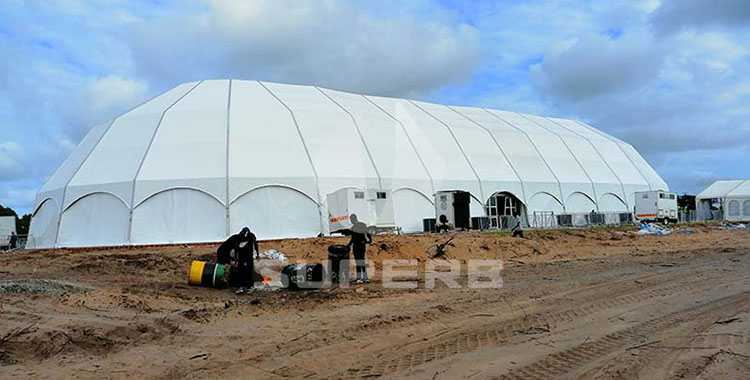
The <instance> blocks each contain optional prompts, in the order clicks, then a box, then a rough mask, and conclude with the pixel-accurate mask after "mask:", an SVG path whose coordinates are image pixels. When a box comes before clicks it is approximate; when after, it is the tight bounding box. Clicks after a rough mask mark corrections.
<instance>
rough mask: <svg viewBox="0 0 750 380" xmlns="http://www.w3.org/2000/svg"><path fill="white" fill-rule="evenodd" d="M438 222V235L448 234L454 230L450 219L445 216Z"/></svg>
mask: <svg viewBox="0 0 750 380" xmlns="http://www.w3.org/2000/svg"><path fill="white" fill-rule="evenodd" d="M438 222H439V223H438V224H437V228H436V229H435V231H437V232H438V233H440V232H448V231H450V230H452V229H453V225H452V224H451V223H450V222H448V217H447V216H445V214H440V218H438Z"/></svg>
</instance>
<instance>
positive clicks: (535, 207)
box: [527, 192, 564, 228]
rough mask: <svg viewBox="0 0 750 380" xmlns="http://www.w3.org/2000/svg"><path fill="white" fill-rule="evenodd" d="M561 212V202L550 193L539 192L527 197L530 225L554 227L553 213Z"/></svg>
mask: <svg viewBox="0 0 750 380" xmlns="http://www.w3.org/2000/svg"><path fill="white" fill-rule="evenodd" d="M563 212H564V209H563V205H562V203H560V201H559V200H558V199H557V198H555V197H554V196H552V194H549V193H545V192H539V193H536V194H534V195H532V196H531V198H529V204H528V211H527V217H528V220H529V225H530V226H532V227H540V228H545V227H555V226H557V221H556V219H555V215H558V214H562V213H563Z"/></svg>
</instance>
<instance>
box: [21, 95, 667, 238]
mask: <svg viewBox="0 0 750 380" xmlns="http://www.w3.org/2000/svg"><path fill="white" fill-rule="evenodd" d="M345 187H356V188H381V189H390V190H391V192H392V194H391V196H392V199H393V204H394V212H395V220H396V224H397V225H398V226H400V227H402V229H403V230H404V231H407V232H408V231H418V230H421V228H422V219H423V218H426V217H434V205H433V194H434V193H435V192H436V191H440V190H464V191H468V192H470V193H471V196H472V208H471V209H472V214H473V216H480V215H482V214H484V213H485V205H487V204H488V203H489V200H490V199H491V198H493V197H494V196H496V195H497V194H503V195H504V196H505V197H512V198H513V199H516V200H517V201H518V202H519V204H522V205H523V208H524V210H525V211H526V212H527V213H528V214H531V213H533V212H554V213H561V212H568V213H573V212H590V211H591V210H597V211H599V212H627V211H628V210H632V205H633V193H634V192H635V191H638V190H649V189H662V190H668V188H667V185H666V184H665V183H664V181H663V180H662V179H661V178H660V177H659V176H658V175H657V174H656V173H655V172H654V170H653V169H652V168H651V167H650V166H649V165H648V164H647V163H646V162H645V161H644V160H643V158H642V157H641V156H640V155H639V154H638V153H637V152H636V151H635V149H633V147H632V146H630V145H628V144H627V143H624V142H622V141H620V140H618V139H616V138H614V137H612V136H609V135H607V134H604V133H602V132H600V131H597V130H596V129H594V128H592V127H590V126H588V125H586V124H583V123H581V122H578V121H573V120H564V119H556V118H545V117H539V116H532V115H524V114H519V113H515V112H507V111H498V110H488V109H482V108H470V107H451V106H445V105H438V104H429V103H423V102H416V101H411V100H405V99H392V98H383V97H376V96H365V95H357V94H350V93H344V92H339V91H333V90H328V89H323V88H318V87H312V86H295V85H285V84H276V83H265V82H253V81H242V80H207V81H201V82H193V83H185V84H182V85H179V86H177V87H175V88H173V89H171V90H170V91H167V92H166V93H164V94H162V95H159V96H157V97H156V98H154V99H151V100H150V101H148V102H146V103H144V104H142V105H140V106H138V107H136V108H134V109H133V110H131V111H129V112H127V113H125V114H123V115H122V116H119V117H117V118H115V119H114V120H112V121H110V122H108V123H105V124H101V125H98V126H95V127H94V128H92V129H91V131H90V132H89V133H88V134H87V135H86V136H85V137H84V139H83V140H82V141H81V143H80V144H79V145H78V147H77V148H76V149H75V150H74V151H73V152H72V153H71V155H70V156H69V157H68V159H67V160H66V161H65V162H63V163H62V164H61V165H60V167H59V168H58V169H57V171H55V173H54V174H52V176H51V177H50V178H49V179H48V180H47V183H46V184H45V185H44V187H43V188H42V190H41V191H40V192H39V194H38V196H37V200H36V204H35V208H34V213H33V218H32V224H31V231H30V236H29V242H28V246H29V247H37V248H48V247H80V246H112V245H138V244H169V243H187V242H214V241H220V240H222V239H224V238H225V237H226V236H227V235H229V234H230V233H232V232H236V231H238V230H239V229H241V228H242V226H246V225H247V226H250V228H251V229H253V230H254V231H255V232H256V234H257V235H258V236H259V237H260V238H262V239H272V238H289V237H310V236H316V235H318V234H319V233H321V232H322V233H327V232H328V231H327V228H328V221H327V205H326V204H325V201H326V195H327V194H329V193H333V192H334V191H336V190H338V189H341V188H345ZM498 199H499V198H498ZM504 199H505V198H504Z"/></svg>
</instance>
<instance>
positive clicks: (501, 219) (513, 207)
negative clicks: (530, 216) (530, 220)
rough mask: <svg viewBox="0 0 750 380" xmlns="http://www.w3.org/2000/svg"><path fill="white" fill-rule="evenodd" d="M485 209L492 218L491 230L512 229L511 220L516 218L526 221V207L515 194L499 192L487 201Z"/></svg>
mask: <svg viewBox="0 0 750 380" xmlns="http://www.w3.org/2000/svg"><path fill="white" fill-rule="evenodd" d="M485 209H486V213H487V216H488V217H489V218H490V227H491V228H503V229H506V228H510V227H511V226H510V225H509V224H510V222H511V220H510V219H511V217H515V216H518V217H521V219H522V220H524V221H525V220H526V205H524V204H523V202H521V200H520V199H518V197H517V196H516V195H515V194H513V193H511V192H508V191H498V192H496V193H494V194H492V196H490V197H489V198H488V199H487V203H486V204H485ZM524 223H525V222H524Z"/></svg>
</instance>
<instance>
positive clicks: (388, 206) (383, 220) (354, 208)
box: [326, 188, 397, 233]
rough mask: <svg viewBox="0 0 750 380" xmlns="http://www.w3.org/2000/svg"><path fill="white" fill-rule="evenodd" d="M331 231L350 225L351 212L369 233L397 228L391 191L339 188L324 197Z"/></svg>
mask: <svg viewBox="0 0 750 380" xmlns="http://www.w3.org/2000/svg"><path fill="white" fill-rule="evenodd" d="M326 199H327V203H328V224H329V227H330V229H331V231H336V230H340V229H344V228H349V227H351V226H352V223H351V221H349V216H350V215H351V214H356V215H357V218H358V219H359V221H360V222H362V223H364V224H366V225H367V227H368V228H369V230H370V232H371V233H378V232H384V231H394V230H396V229H397V227H396V222H395V218H394V216H393V202H392V201H391V192H390V191H388V190H384V189H354V188H346V189H339V190H337V191H335V192H333V193H331V194H328V196H327V197H326Z"/></svg>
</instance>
